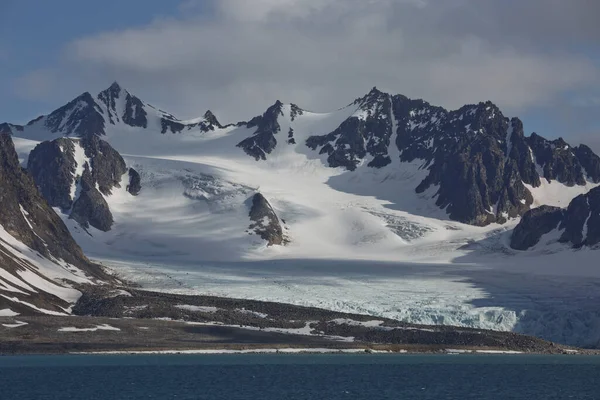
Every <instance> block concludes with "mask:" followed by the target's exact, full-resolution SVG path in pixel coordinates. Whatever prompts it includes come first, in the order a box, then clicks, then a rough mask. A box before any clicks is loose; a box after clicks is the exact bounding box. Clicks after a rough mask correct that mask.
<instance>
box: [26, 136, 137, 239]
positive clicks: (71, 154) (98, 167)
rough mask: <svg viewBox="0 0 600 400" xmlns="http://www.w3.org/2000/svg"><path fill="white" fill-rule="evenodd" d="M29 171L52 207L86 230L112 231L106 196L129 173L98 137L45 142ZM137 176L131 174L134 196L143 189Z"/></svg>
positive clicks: (31, 158) (35, 153) (35, 152)
mask: <svg viewBox="0 0 600 400" xmlns="http://www.w3.org/2000/svg"><path fill="white" fill-rule="evenodd" d="M27 169H28V171H29V172H30V173H31V174H32V176H33V178H34V181H35V183H36V185H37V186H38V188H39V189H40V191H41V193H42V195H43V196H44V197H45V198H46V200H47V201H48V203H49V204H50V205H51V206H52V207H60V208H61V209H62V210H63V212H65V213H67V214H69V215H70V216H71V218H73V219H74V220H75V221H77V222H79V223H80V224H81V225H82V226H84V227H86V228H87V227H89V226H93V227H94V228H96V229H99V230H102V231H108V230H110V228H111V226H112V223H113V217H112V214H111V212H110V209H109V207H108V204H107V202H106V200H105V199H104V196H108V195H110V194H111V193H112V191H113V189H114V188H118V187H120V182H121V180H122V178H123V175H125V174H126V173H127V171H128V169H127V167H126V165H125V161H124V160H123V158H122V157H121V155H120V154H119V153H118V152H117V151H116V150H114V149H113V148H112V147H111V146H110V145H109V144H108V143H107V142H105V141H103V140H100V139H99V138H98V136H96V135H90V136H86V137H83V138H82V139H69V138H59V139H55V140H53V141H49V142H42V143H40V144H39V145H38V146H36V147H35V148H34V149H33V151H32V152H31V154H30V156H29V160H28V165H27ZM134 172H135V171H134ZM136 174H137V173H134V174H133V175H132V172H130V179H129V185H128V186H130V187H131V189H130V190H129V191H130V193H132V194H137V193H139V191H140V189H141V186H140V180H139V175H137V180H136V176H135V175H136ZM132 184H133V186H132Z"/></svg>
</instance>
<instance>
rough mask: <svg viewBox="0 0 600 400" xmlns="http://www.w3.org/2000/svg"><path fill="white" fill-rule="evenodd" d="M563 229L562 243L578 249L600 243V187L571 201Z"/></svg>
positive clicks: (562, 225)
mask: <svg viewBox="0 0 600 400" xmlns="http://www.w3.org/2000/svg"><path fill="white" fill-rule="evenodd" d="M563 228H564V232H563V234H562V236H561V238H560V241H561V242H562V243H570V244H571V245H573V247H576V248H578V247H582V246H595V245H597V244H598V243H600V187H597V188H595V189H592V190H590V191H589V192H588V193H587V194H585V195H581V196H577V197H576V198H574V199H573V201H571V203H570V204H569V207H568V208H567V210H566V212H565V217H564V220H563V223H562V224H561V229H563Z"/></svg>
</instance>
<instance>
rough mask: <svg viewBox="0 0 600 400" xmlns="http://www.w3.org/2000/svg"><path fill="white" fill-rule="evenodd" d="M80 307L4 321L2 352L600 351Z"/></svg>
mask: <svg viewBox="0 0 600 400" xmlns="http://www.w3.org/2000/svg"><path fill="white" fill-rule="evenodd" d="M73 313H74V314H75V315H72V316H64V317H63V316H47V315H30V316H26V315H19V316H15V317H0V355H18V354H22V355H25V354H40V355H41V354H72V353H82V354H97V353H111V352H112V353H115V352H117V353H120V354H129V353H139V352H144V353H147V354H156V352H161V351H162V352H169V353H185V352H203V351H204V352H210V353H214V352H215V351H221V352H224V353H227V352H232V351H237V352H250V351H252V352H255V354H265V353H271V354H273V352H274V351H276V350H277V349H279V350H280V352H281V353H283V354H290V353H289V352H291V351H297V350H293V349H303V350H305V351H306V352H311V351H310V349H313V350H314V349H319V350H320V352H322V351H324V350H322V349H327V351H330V352H341V351H342V350H343V351H346V352H350V351H352V352H354V354H357V353H365V354H373V353H379V352H385V354H446V353H449V354H459V353H460V354H480V353H477V352H478V351H479V352H499V353H502V352H519V353H522V354H584V355H585V354H588V355H597V354H600V351H597V350H585V349H576V348H572V347H568V346H563V345H559V344H556V343H551V342H548V341H545V340H542V339H539V338H535V337H530V336H524V335H519V334H516V333H511V332H497V331H488V330H480V329H471V328H460V327H452V326H421V325H412V324H407V323H403V322H399V321H395V320H389V319H385V318H377V317H371V316H366V315H355V314H345V313H339V312H333V311H328V310H323V309H317V308H308V307H300V306H294V305H289V304H282V303H269V302H261V301H252V300H243V299H230V298H219V297H210V296H185V295H173V294H165V293H156V292H148V291H144V290H140V289H137V288H131V287H119V288H106V287H105V288H93V289H92V290H89V289H88V290H86V291H85V292H84V295H83V296H82V298H81V299H80V300H79V302H78V303H77V304H76V305H75V307H74V308H73ZM7 325H8V327H7ZM284 349H292V350H287V352H285V350H284ZM448 350H455V351H454V352H452V351H450V352H449V351H448ZM469 352H470V353H469ZM311 353H314V351H313V352H311ZM236 354H240V353H236ZM328 354H335V353H328ZM482 354H489V353H482Z"/></svg>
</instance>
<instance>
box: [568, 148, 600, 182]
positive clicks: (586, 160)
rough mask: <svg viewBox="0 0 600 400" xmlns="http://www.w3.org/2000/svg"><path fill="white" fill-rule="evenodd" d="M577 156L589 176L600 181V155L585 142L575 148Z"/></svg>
mask: <svg viewBox="0 0 600 400" xmlns="http://www.w3.org/2000/svg"><path fill="white" fill-rule="evenodd" d="M573 152H574V153H575V156H576V157H577V159H578V160H579V162H580V163H581V165H582V166H583V168H584V169H585V171H586V172H587V176H588V178H589V179H591V180H592V182H594V183H600V157H598V156H597V155H596V154H595V153H594V152H593V151H592V149H590V148H589V147H588V146H586V145H585V144H582V145H579V146H577V147H575V148H574V149H573Z"/></svg>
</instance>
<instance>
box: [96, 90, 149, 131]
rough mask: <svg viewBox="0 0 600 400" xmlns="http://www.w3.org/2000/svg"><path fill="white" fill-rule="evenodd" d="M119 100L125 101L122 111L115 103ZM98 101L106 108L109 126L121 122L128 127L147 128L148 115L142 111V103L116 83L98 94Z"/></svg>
mask: <svg viewBox="0 0 600 400" xmlns="http://www.w3.org/2000/svg"><path fill="white" fill-rule="evenodd" d="M121 98H124V100H125V109H123V110H120V109H119V107H118V102H117V101H118V100H119V99H121ZM98 100H99V101H100V102H102V103H103V104H104V105H105V106H106V109H107V111H108V121H109V122H110V123H111V124H113V125H115V124H116V123H117V122H123V123H125V124H127V125H129V126H137V127H140V128H147V127H148V118H147V115H148V114H147V113H146V110H145V109H144V103H143V102H142V101H141V100H140V99H138V98H137V97H135V96H132V95H131V94H130V93H129V92H127V91H126V90H125V89H123V88H121V86H119V84H118V83H117V82H114V83H113V84H112V85H111V86H110V87H109V88H108V89H106V90H103V91H102V92H100V93H99V94H98Z"/></svg>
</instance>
